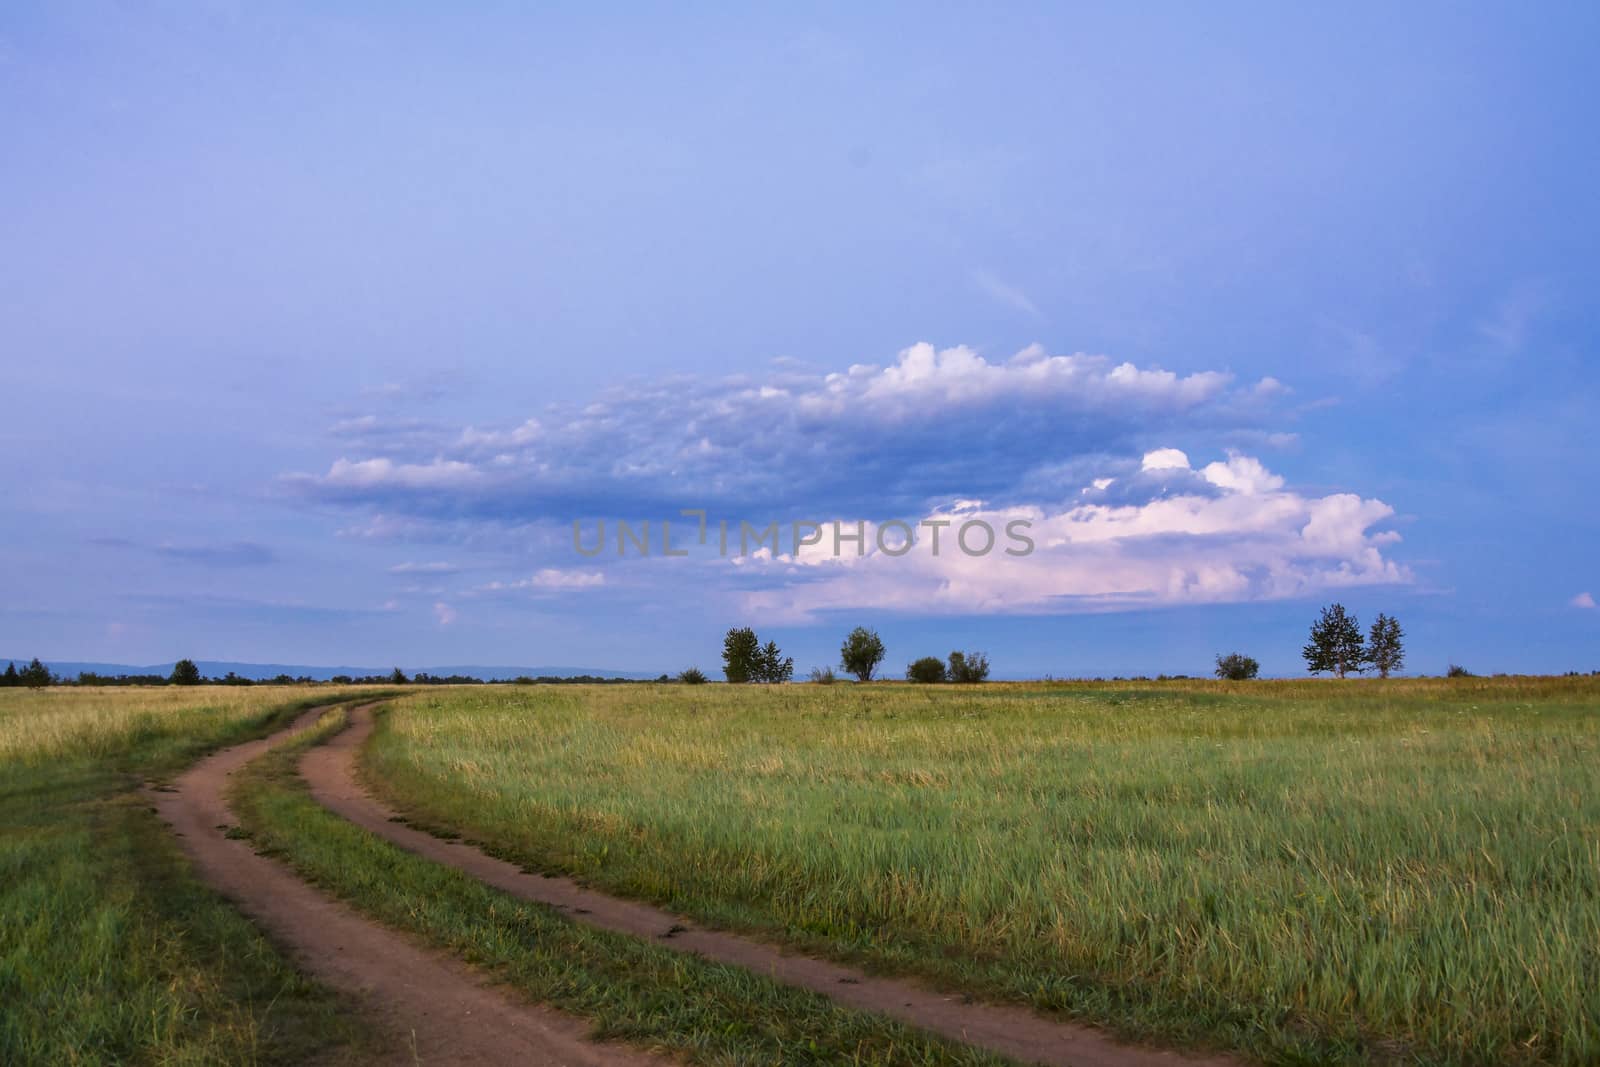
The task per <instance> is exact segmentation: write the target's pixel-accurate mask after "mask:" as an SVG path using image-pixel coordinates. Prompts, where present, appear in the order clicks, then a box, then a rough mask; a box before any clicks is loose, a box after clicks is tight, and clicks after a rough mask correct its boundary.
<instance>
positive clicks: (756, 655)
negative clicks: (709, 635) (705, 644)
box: [722, 626, 794, 684]
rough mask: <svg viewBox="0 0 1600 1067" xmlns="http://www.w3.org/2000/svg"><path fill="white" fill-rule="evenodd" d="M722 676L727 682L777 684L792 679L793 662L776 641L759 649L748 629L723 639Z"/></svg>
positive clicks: (758, 643) (753, 634)
mask: <svg viewBox="0 0 1600 1067" xmlns="http://www.w3.org/2000/svg"><path fill="white" fill-rule="evenodd" d="M722 674H723V676H724V677H725V678H727V679H728V681H730V682H734V683H743V682H762V683H766V684H776V683H779V682H787V681H790V680H791V679H793V678H794V659H793V657H788V656H785V655H784V654H783V652H782V651H781V650H780V649H779V648H778V643H777V642H776V641H768V642H767V643H766V644H765V645H762V643H761V639H760V638H759V637H757V636H756V632H755V631H754V630H752V629H750V627H748V626H745V627H740V628H737V629H732V630H729V631H728V633H727V636H726V637H724V638H723V639H722Z"/></svg>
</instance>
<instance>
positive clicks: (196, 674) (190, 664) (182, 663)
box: [167, 659, 201, 685]
mask: <svg viewBox="0 0 1600 1067" xmlns="http://www.w3.org/2000/svg"><path fill="white" fill-rule="evenodd" d="M200 681H201V679H200V668H199V667H197V666H195V662H194V660H192V659H180V660H179V661H178V662H176V663H174V664H173V665H172V674H171V676H170V677H168V678H167V682H168V683H169V684H171V685H199V684H200Z"/></svg>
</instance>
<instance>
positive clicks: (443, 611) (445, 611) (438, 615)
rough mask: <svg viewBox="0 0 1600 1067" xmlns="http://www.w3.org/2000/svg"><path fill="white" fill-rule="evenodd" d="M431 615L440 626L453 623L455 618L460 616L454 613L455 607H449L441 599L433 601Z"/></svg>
mask: <svg viewBox="0 0 1600 1067" xmlns="http://www.w3.org/2000/svg"><path fill="white" fill-rule="evenodd" d="M433 617H434V620H435V621H437V622H438V624H439V625H440V626H449V625H451V624H452V623H454V622H455V621H456V619H458V618H460V616H459V615H457V614H456V609H455V608H453V607H451V606H450V605H449V604H446V603H445V602H444V601H442V600H440V601H436V602H435V603H434V605H433Z"/></svg>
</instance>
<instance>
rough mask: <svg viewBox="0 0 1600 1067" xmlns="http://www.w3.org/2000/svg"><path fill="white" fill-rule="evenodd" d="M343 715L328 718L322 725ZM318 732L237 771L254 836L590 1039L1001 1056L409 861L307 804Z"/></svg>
mask: <svg viewBox="0 0 1600 1067" xmlns="http://www.w3.org/2000/svg"><path fill="white" fill-rule="evenodd" d="M342 714H343V713H342V712H333V713H330V716H329V720H325V722H324V725H323V729H324V730H326V729H328V728H331V727H333V726H335V725H337V723H336V722H334V721H330V720H335V719H342ZM316 739H317V738H316V736H314V735H313V736H307V737H305V738H304V739H301V740H297V741H296V742H295V743H293V744H287V745H282V746H279V747H277V748H274V749H273V750H272V751H271V752H270V753H268V755H266V756H265V757H264V758H262V759H260V760H258V761H256V762H255V763H253V764H251V765H250V766H249V767H248V768H246V769H245V770H244V771H242V772H241V773H240V775H239V776H238V778H237V779H236V780H235V784H234V788H233V794H232V801H231V806H232V807H233V809H234V811H235V812H236V813H237V814H238V815H239V819H240V824H241V826H242V827H244V829H245V831H246V832H247V833H248V834H249V836H250V838H251V841H252V843H253V844H254V845H255V846H256V847H257V848H258V849H260V850H262V851H264V852H266V853H267V854H270V855H274V856H277V857H278V858H280V859H283V860H285V861H286V862H288V863H290V864H291V865H292V866H293V867H294V868H295V869H296V871H298V872H299V873H300V874H301V875H302V876H303V877H305V878H307V879H308V880H310V881H311V882H313V883H314V884H316V885H318V886H319V887H321V888H322V889H324V890H326V891H328V892H330V893H332V894H333V895H335V896H337V897H340V898H341V899H343V900H345V901H346V902H348V903H349V904H351V905H352V906H354V907H355V908H357V909H359V910H360V911H362V912H364V913H366V914H367V915H368V916H369V917H370V918H373V919H375V920H377V921H379V922H381V923H384V924H386V925H388V926H391V927H395V928H397V929H401V930H405V931H406V932H408V933H411V934H413V935H415V936H417V937H419V938H421V939H422V940H424V941H426V942H428V943H430V944H432V945H433V946H434V947H436V948H439V949H441V950H443V951H445V952H447V953H449V954H451V955H453V956H455V957H457V958H459V959H464V960H467V961H469V962H471V963H472V964H474V965H475V966H477V967H480V968H482V969H484V970H486V971H488V972H490V973H492V974H493V975H494V976H495V977H496V978H497V979H499V980H501V981H503V982H505V983H506V984H508V985H510V986H512V987H514V988H516V989H518V990H520V991H521V992H522V993H524V994H526V995H527V996H528V997H529V999H531V1000H534V1001H537V1002H540V1003H544V1004H549V1005H552V1006H554V1007H557V1008H561V1009H563V1010H565V1011H568V1012H571V1013H572V1014H574V1015H578V1016H580V1017H583V1018H586V1019H588V1020H590V1021H591V1022H592V1023H593V1026H594V1031H593V1032H594V1034H595V1036H597V1037H599V1038H614V1039H621V1040H626V1041H630V1042H632V1043H634V1044H636V1045H639V1046H642V1047H645V1048H650V1049H656V1050H664V1051H668V1052H670V1053H672V1054H674V1055H675V1057H676V1058H677V1059H679V1060H680V1061H682V1062H686V1063H693V1064H705V1065H721V1067H735V1065H752V1067H753V1065H756V1064H796V1065H804V1064H815V1065H822V1064H883V1065H890V1064H893V1065H900V1067H1000V1065H1001V1064H1003V1063H1004V1062H1006V1061H1004V1060H1002V1059H1000V1058H998V1057H995V1056H991V1055H988V1054H985V1053H983V1052H980V1051H978V1050H975V1049H972V1048H968V1047H966V1046H961V1045H953V1044H950V1043H948V1042H945V1041H941V1040H938V1039H936V1038H932V1037H929V1036H927V1035H924V1034H922V1033H919V1032H917V1031H915V1030H912V1029H910V1028H908V1027H906V1026H903V1025H900V1024H898V1023H895V1022H893V1021H890V1020H886V1019H882V1018H879V1017H876V1016H873V1015H868V1014H865V1013H862V1012H857V1011H851V1010H849V1009H846V1008H841V1007H839V1006H837V1005H835V1004H833V1003H832V1002H830V1001H829V1000H827V999H826V998H824V997H821V996H818V995H816V994H814V993H808V992H805V991H803V990H797V989H790V988H787V987H785V986H782V985H780V984H778V983H777V982H774V981H772V980H771V979H769V978H764V977H762V976H760V975H756V974H751V973H749V972H747V971H745V970H743V969H741V968H738V967H733V966H727V965H723V964H717V963H711V962H708V961H706V960H702V959H700V958H698V957H695V956H689V955H684V954H682V953H678V952H673V951H670V950H668V949H665V948H661V947H658V946H657V945H655V944H652V943H651V942H650V941H648V940H641V939H639V938H635V937H629V936H626V935H623V934H615V933H608V932H605V931H600V930H595V929H592V928H590V927H588V926H584V925H581V924H579V923H575V922H573V921H572V920H570V919H568V918H566V917H565V916H563V915H561V914H560V913H558V912H556V911H554V910H553V909H551V908H548V907H545V906H543V905H538V904H531V903H528V902H526V901H522V900H518V899H516V898H515V897H512V896H509V895H507V894H505V893H502V892H500V891H498V890H495V889H491V888H489V887H487V886H485V885H483V884H481V883H479V882H477V881H475V880H474V879H473V878H471V877H470V876H468V875H465V874H462V873H461V872H459V871H455V870H452V869H450V868H448V867H444V866H441V865H440V864H437V863H433V862H430V861H428V860H425V859H422V858H420V857H417V856H413V855H411V854H410V853H408V852H405V851H403V850H401V849H399V848H396V847H395V846H393V845H391V844H389V843H388V842H386V841H382V840H379V839H378V838H376V837H374V836H373V835H372V834H369V833H367V832H366V831H365V830H362V829H359V828H358V827H355V826H352V825H351V824H349V823H347V822H345V821H344V820H342V819H340V818H339V817H337V816H335V815H332V814H330V813H329V812H327V811H325V810H324V809H323V808H321V807H319V806H318V805H317V803H316V802H315V801H313V800H312V799H311V797H310V796H309V795H308V793H307V792H306V790H305V788H304V784H303V783H302V782H300V781H299V779H298V778H297V777H296V775H295V771H294V764H295V761H296V759H297V758H298V756H299V754H300V752H301V751H302V750H303V749H304V748H305V746H306V745H308V744H311V743H314V742H315V740H316Z"/></svg>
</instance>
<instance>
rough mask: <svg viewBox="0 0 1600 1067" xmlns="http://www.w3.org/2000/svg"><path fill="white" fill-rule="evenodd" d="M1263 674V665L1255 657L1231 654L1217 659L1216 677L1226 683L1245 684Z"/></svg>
mask: <svg viewBox="0 0 1600 1067" xmlns="http://www.w3.org/2000/svg"><path fill="white" fill-rule="evenodd" d="M1260 673H1261V664H1259V663H1257V662H1256V661H1255V658H1254V657H1253V656H1244V655H1240V654H1239V653H1237V652H1229V653H1228V654H1227V655H1226V656H1218V657H1217V670H1216V675H1217V677H1218V678H1221V679H1222V680H1223V681H1225V682H1245V681H1249V680H1250V679H1251V678H1254V677H1255V676H1256V675H1258V674H1260Z"/></svg>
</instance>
